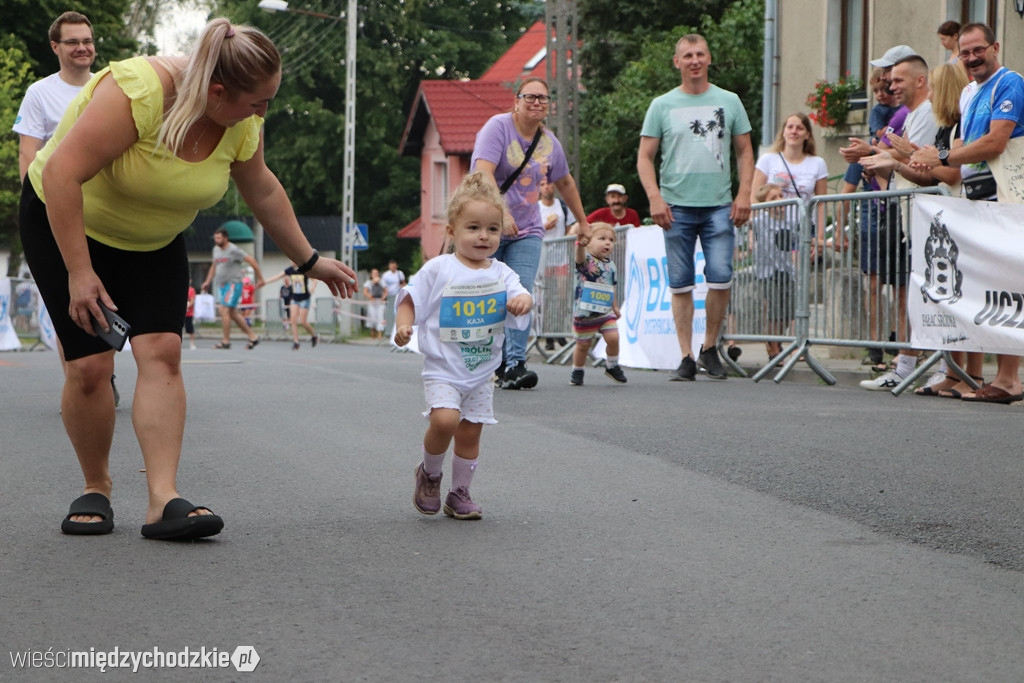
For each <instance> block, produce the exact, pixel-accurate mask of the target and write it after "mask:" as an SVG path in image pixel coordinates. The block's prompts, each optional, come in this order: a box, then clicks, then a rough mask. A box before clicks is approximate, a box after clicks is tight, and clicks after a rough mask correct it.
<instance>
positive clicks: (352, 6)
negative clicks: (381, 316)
mask: <svg viewBox="0 0 1024 683" xmlns="http://www.w3.org/2000/svg"><path fill="white" fill-rule="evenodd" d="M259 8H260V9H262V10H266V11H268V12H292V13H295V14H305V15H308V16H311V17H317V18H319V19H339V18H341V17H335V16H332V15H330V14H321V13H320V12H310V11H309V10H303V9H294V8H290V7H288V3H287V2H285V0H260V3H259ZM344 19H345V20H346V22H345V23H346V31H345V141H344V147H343V151H342V176H343V182H342V198H341V261H342V262H343V263H346V264H348V265H349V266H352V265H353V254H354V253H355V251H354V249H353V247H354V246H355V231H356V230H357V228H356V224H355V218H354V214H355V211H354V203H353V195H354V190H355V172H356V163H355V161H356V21H357V17H356V0H348V9H347V11H346V12H345V17H344Z"/></svg>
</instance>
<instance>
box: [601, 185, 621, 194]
mask: <svg viewBox="0 0 1024 683" xmlns="http://www.w3.org/2000/svg"><path fill="white" fill-rule="evenodd" d="M609 192H618V193H619V194H626V188H624V187H623V186H622V185H619V184H618V183H612V184H611V185H609V186H608V187H606V188H604V193H605V194H608V193H609Z"/></svg>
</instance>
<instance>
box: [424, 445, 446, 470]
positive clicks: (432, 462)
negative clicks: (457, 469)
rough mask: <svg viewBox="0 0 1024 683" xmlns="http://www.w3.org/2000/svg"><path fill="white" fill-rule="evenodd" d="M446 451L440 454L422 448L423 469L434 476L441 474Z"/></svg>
mask: <svg viewBox="0 0 1024 683" xmlns="http://www.w3.org/2000/svg"><path fill="white" fill-rule="evenodd" d="M447 453H448V452H447V451H445V452H444V453H442V454H441V455H434V454H433V453H427V449H426V448H424V449H423V471H424V472H426V473H427V474H428V475H430V476H431V477H436V476H437V475H439V474H441V472H442V470H443V468H444V456H445V455H447Z"/></svg>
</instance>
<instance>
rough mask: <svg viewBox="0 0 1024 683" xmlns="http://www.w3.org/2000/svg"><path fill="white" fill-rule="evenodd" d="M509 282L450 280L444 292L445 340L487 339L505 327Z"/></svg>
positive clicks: (442, 327)
mask: <svg viewBox="0 0 1024 683" xmlns="http://www.w3.org/2000/svg"><path fill="white" fill-rule="evenodd" d="M505 299H506V294H505V283H504V282H501V281H497V280H496V281H494V282H485V283H479V284H472V285H459V284H449V285H448V286H447V287H445V288H444V292H443V293H442V295H441V316H440V321H439V322H440V328H441V329H440V332H441V341H443V342H463V343H464V342H474V341H480V340H486V339H489V338H490V337H492V336H494V335H495V334H498V333H500V332H501V331H502V330H503V329H504V327H505V303H506V301H505Z"/></svg>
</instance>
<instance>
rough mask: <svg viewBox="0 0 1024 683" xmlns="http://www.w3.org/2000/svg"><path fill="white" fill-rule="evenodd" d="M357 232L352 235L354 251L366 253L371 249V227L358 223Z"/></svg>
mask: <svg viewBox="0 0 1024 683" xmlns="http://www.w3.org/2000/svg"><path fill="white" fill-rule="evenodd" d="M356 228H357V230H356V231H355V232H353V233H352V250H353V251H365V250H367V249H369V248H370V226H369V225H368V224H366V223H356Z"/></svg>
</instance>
